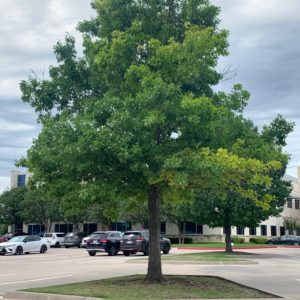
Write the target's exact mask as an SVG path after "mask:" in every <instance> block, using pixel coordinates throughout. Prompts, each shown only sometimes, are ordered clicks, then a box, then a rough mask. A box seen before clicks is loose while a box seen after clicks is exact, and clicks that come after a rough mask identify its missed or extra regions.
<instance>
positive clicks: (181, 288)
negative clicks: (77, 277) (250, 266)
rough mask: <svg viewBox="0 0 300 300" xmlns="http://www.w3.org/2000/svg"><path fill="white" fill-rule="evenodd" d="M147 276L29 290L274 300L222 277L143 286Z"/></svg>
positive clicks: (125, 297)
mask: <svg viewBox="0 0 300 300" xmlns="http://www.w3.org/2000/svg"><path fill="white" fill-rule="evenodd" d="M144 278H145V275H134V276H126V277H118V278H111V279H104V280H98V281H91V282H82V283H75V284H67V285H60V286H50V287H44V288H34V289H28V290H26V291H30V292H39V293H51V294H64V295H78V296H85V297H98V298H105V299H110V300H119V299H122V300H140V299H148V300H149V299H151V300H153V299H213V298H220V299H228V298H235V299H247V298H271V297H273V296H272V295H269V294H266V293H264V292H261V291H258V290H255V289H251V288H248V287H245V286H242V285H239V284H236V283H233V282H231V281H227V280H225V279H222V278H219V277H211V276H181V275H173V276H171V275H168V276H165V279H166V282H165V283H163V284H147V283H144Z"/></svg>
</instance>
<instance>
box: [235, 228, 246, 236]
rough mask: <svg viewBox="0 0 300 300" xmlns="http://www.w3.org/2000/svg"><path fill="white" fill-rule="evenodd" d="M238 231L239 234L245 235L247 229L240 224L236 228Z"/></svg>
mask: <svg viewBox="0 0 300 300" xmlns="http://www.w3.org/2000/svg"><path fill="white" fill-rule="evenodd" d="M236 233H237V234H238V235H244V234H245V229H244V227H242V226H238V227H237V228H236Z"/></svg>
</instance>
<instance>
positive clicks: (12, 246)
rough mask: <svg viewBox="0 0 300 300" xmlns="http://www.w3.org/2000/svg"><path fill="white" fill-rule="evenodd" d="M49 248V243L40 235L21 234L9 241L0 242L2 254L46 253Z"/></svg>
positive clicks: (0, 252)
mask: <svg viewBox="0 0 300 300" xmlns="http://www.w3.org/2000/svg"><path fill="white" fill-rule="evenodd" d="M47 250H48V244H47V242H45V241H44V240H43V239H42V238H41V237H39V236H38V235H20V236H15V237H13V238H12V239H10V240H9V241H8V242H4V243H0V254H1V255H5V254H9V253H10V254H15V255H20V254H23V253H30V252H39V253H45V252H46V251H47Z"/></svg>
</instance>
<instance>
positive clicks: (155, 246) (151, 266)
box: [145, 184, 164, 283]
mask: <svg viewBox="0 0 300 300" xmlns="http://www.w3.org/2000/svg"><path fill="white" fill-rule="evenodd" d="M160 195H161V191H160V188H159V186H158V185H155V184H153V185H150V187H149V192H148V209H149V244H150V245H149V259H148V272H147V276H146V278H145V281H146V282H148V283H160V282H163V281H164V277H163V275H162V269H161V257H160V214H159V202H160Z"/></svg>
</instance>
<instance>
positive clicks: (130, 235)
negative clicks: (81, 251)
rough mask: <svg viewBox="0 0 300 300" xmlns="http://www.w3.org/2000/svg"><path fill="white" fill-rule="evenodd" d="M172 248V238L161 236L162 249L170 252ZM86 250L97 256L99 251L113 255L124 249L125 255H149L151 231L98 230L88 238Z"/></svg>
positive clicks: (165, 252)
mask: <svg viewBox="0 0 300 300" xmlns="http://www.w3.org/2000/svg"><path fill="white" fill-rule="evenodd" d="M170 249H171V242H170V240H169V239H167V238H164V237H161V239H160V250H161V251H162V252H163V253H164V254H168V253H169V251H170ZM86 250H87V252H88V253H89V255H90V256H95V255H96V253H97V252H107V253H108V255H110V256H113V255H117V254H118V252H119V251H122V252H123V254H124V255H125V256H129V255H130V254H136V253H137V252H142V253H144V255H149V231H148V230H138V231H127V232H125V233H124V234H123V233H122V232H119V231H105V232H98V233H97V234H96V235H91V236H90V238H89V239H88V240H87V244H86Z"/></svg>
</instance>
